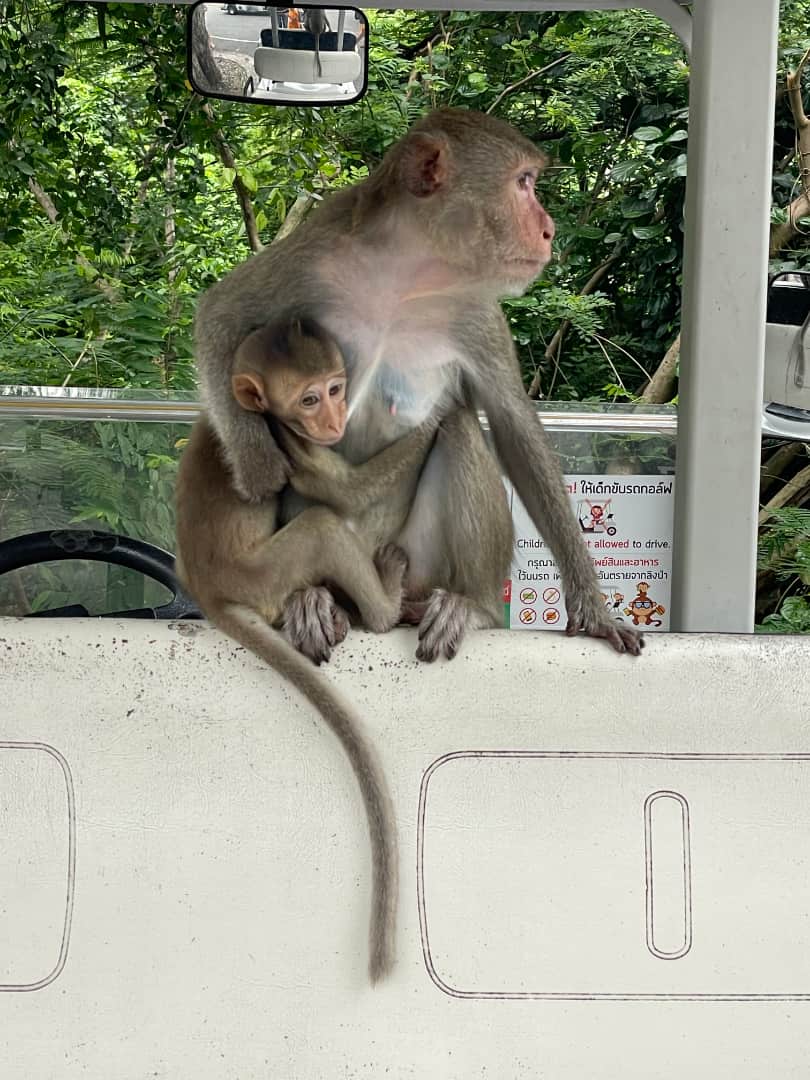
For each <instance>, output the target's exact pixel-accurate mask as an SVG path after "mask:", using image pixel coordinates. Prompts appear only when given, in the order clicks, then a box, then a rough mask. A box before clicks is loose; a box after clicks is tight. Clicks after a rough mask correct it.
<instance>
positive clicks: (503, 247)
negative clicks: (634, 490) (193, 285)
mask: <svg viewBox="0 0 810 1080" xmlns="http://www.w3.org/2000/svg"><path fill="white" fill-rule="evenodd" d="M544 164H545V159H544V156H543V154H542V153H541V152H540V151H539V150H538V149H537V148H536V147H534V146H533V145H532V143H531V142H529V141H528V140H527V139H525V138H524V137H523V136H522V135H520V134H519V133H518V132H517V131H515V130H514V129H513V128H512V127H511V126H510V125H508V124H506V123H504V122H503V121H501V120H498V119H496V118H495V117H492V116H484V115H481V114H478V113H472V112H466V111H464V110H458V109H441V110H439V111H437V112H434V113H431V114H430V115H428V116H426V117H424V118H423V119H422V120H420V121H418V122H417V123H416V124H415V125H414V126H413V127H412V128H411V130H410V131H409V132H408V134H407V135H405V136H404V138H402V139H401V140H400V141H399V142H398V143H396V145H394V146H393V147H391V149H390V150H389V151H388V153H387V154H386V155H385V157H384V159H383V161H382V162H381V164H380V165H379V166H378V168H377V169H376V170H375V171H374V172H373V173H372V174H371V175H370V176H369V177H368V179H367V180H364V181H363V182H361V183H359V184H356V185H354V186H353V187H350V188H345V189H343V190H341V191H338V192H336V193H335V194H334V195H332V196H331V198H329V199H328V200H325V201H324V203H323V204H322V205H321V206H320V207H319V208H318V209H317V210H316V211H315V212H314V213H312V214H311V215H310V216H309V217H308V218H307V219H306V220H305V221H304V222H303V224H301V225H300V226H299V227H298V228H297V229H295V231H294V232H292V233H291V234H290V235H289V236H288V237H286V238H285V239H284V240H282V241H280V242H279V243H277V244H273V245H271V246H270V247H268V248H266V249H265V250H264V251H263V252H261V253H260V254H259V255H256V256H254V257H253V258H251V259H249V260H248V261H247V262H245V263H243V264H242V265H240V266H237V267H236V268H235V269H234V270H232V271H231V272H230V273H229V274H228V275H227V276H226V277H225V278H223V279H222V281H220V282H218V283H217V284H216V285H214V286H213V288H211V289H210V290H209V291H208V292H207V293H206V295H205V296H204V297H203V298H202V300H201V303H200V306H199V309H198V313H197V326H196V333H197V360H198V367H199V374H200V383H201V389H202V392H203V395H204V399H205V401H206V403H207V406H208V409H209V411H210V416H211V421H212V423H213V425H214V427H215V429H216V431H217V433H218V435H219V436H220V439H221V440H222V443H223V445H224V447H225V454H226V457H227V460H228V463H229V465H230V467H231V469H232V470H233V477H234V483H235V485H236V487H237V489H238V491H239V493H240V494H241V495H242V497H243V498H246V499H250V500H253V501H257V502H261V501H262V500H267V499H272V498H273V496H274V495H275V493H276V492H277V491H278V490H279V489H280V488H281V487H282V486H283V485H284V483H285V482H286V478H287V471H288V465H287V461H286V459H285V457H284V455H283V453H281V452H280V450H279V448H278V447H277V446H276V445H275V444H274V441H273V439H272V437H271V434H270V432H269V431H268V429H267V425H266V424H265V423H264V422H263V420H262V419H261V418H260V417H259V416H256V417H250V416H247V414H245V413H244V411H243V410H241V409H240V408H239V407H238V404H237V403H236V402H235V401H234V399H233V396H232V394H231V389H230V380H231V373H232V371H233V365H234V357H235V355H236V351H237V349H238V347H239V345H240V343H241V342H242V340H243V339H244V338H245V337H246V336H247V335H248V334H249V333H250V332H251V331H252V330H254V329H255V328H256V327H257V326H260V325H262V324H263V323H264V322H266V321H267V320H271V319H276V318H278V317H279V316H280V315H282V314H284V313H285V312H286V311H291V310H305V311H308V312H310V313H311V314H312V315H314V316H316V317H317V318H318V320H319V321H320V322H321V323H323V325H324V326H325V327H326V328H327V329H328V330H329V332H330V333H331V334H333V335H334V337H335V338H336V339H337V341H338V343H339V344H340V347H341V351H342V352H343V354H344V356H345V357H346V362H347V367H348V371H349V398H350V404H349V413H350V415H351V417H352V419H351V423H350V424H349V427H348V429H347V435H346V437H345V438H344V440H343V441H342V443H341V445H340V451H341V453H342V454H343V455H344V456H345V457H346V458H347V459H348V460H350V461H353V462H358V461H365V460H367V459H368V458H370V457H371V456H372V455H373V454H375V453H376V452H377V451H379V449H380V448H381V447H383V446H386V445H388V444H389V443H390V442H392V441H393V440H395V439H396V438H397V437H398V436H401V435H402V434H403V433H404V432H406V431H408V430H410V429H411V428H413V427H415V426H416V425H418V424H419V423H420V422H421V421H422V420H423V419H424V417H425V416H427V415H428V414H429V413H430V412H431V411H432V410H434V409H437V410H438V411H439V413H440V414H446V413H447V411H448V410H449V409H450V408H451V407H452V406H453V405H455V404H460V405H462V406H464V407H466V410H467V411H466V412H464V411H462V413H461V414H460V416H461V419H460V420H459V421H458V422H456V423H454V424H452V425H449V426H448V428H447V429H444V425H442V427H443V429H444V430H442V432H441V434H440V437H439V438H438V439H437V443H436V446H435V448H434V449H433V450H432V452H431V455H430V457H429V459H428V463H427V465H426V467H425V470H424V472H423V474H422V477H421V479H420V482H419V488H418V490H417V493H416V498H415V500H414V503H413V506H412V509H411V513H410V516H409V518H408V522H407V525H406V527H405V530H404V531H403V533H402V534H401V536H400V537H399V541H398V542H399V543H400V544H401V545H402V547H404V548H405V550H406V552H407V554H408V557H409V562H410V565H409V571H408V575H407V579H406V590H407V594H408V596H409V598H410V599H411V600H414V601H418V600H426V601H427V602H426V604H425V610H424V616H423V618H422V621H421V624H420V627H419V636H420V645H419V649H418V651H417V656H419V657H421V658H422V659H425V660H433V659H435V657H437V656H439V655H445V656H448V657H449V656H452V655H454V653H455V651H456V650H457V648H458V644H459V641H460V639H461V637H462V635H463V633H464V631H465V629H469V628H474V627H483V626H492V625H495V624H496V622H497V621H498V608H499V604H500V589H501V587H502V582H503V577H504V576H505V573H504V571H505V570H506V567H508V563H509V557H510V554H511V551H510V549H511V536H512V530H511V523H510V522H509V520H508V509H507V508H506V500H505V498H504V497H503V492H502V491H501V493H500V494H498V493H497V492H498V489H499V488H500V487H501V485H500V479H499V475H498V470H497V466H496V464H495V461H494V460H493V458H492V456H491V455H489V454H488V453H487V450H486V447H485V445H484V441H483V434H482V432H481V431H480V429H479V426H478V424H477V422H476V419H475V414H474V412H473V411H472V410H473V409H474V407H476V406H479V407H481V408H482V409H483V410H484V412H485V413H486V415H487V419H488V421H489V425H490V428H491V431H492V437H493V441H494V444H495V449H496V451H497V455H498V457H499V459H500V461H501V462H502V464H503V466H504V467H505V469H506V472H507V474H508V475H509V477H510V478H511V480H512V481H513V483H514V485H515V488H516V490H517V492H518V495H519V496H520V498H521V500H522V501H523V503H524V505H525V506H526V508H527V509H528V511H529V513H530V515H531V517H532V520H533V521H534V522H535V524H536V525H537V527H538V528H539V529H540V531H541V532H542V534H543V537H544V538H545V540H546V542H547V543H548V545H549V547H550V549H551V551H552V553H553V554H554V557H555V559H556V560H557V565H558V566H559V569H560V572H561V575H562V585H563V588H564V590H565V597H566V605H567V611H568V625H567V627H566V632H567V633H568V634H569V635H570V634H576V633H578V632H580V631H584V632H585V633H587V634H590V635H592V636H594V637H600V638H605V639H606V640H607V641H608V642H609V643H610V644H611V645H612V646H613V647H614V648H615V649H616V650H617V651H619V652H625V651H627V652H630V653H634V654H637V653H638V652H639V651H640V649H641V645H642V640H641V636H640V635H639V634H638V633H637V632H636V631H634V630H633V629H631V628H630V627H626V626H622V625H621V624H620V623H617V622H616V621H615V620H614V619H612V618H611V616H610V614H609V613H608V612H607V611H606V610H605V607H604V602H603V600H602V597H601V593H600V590H599V585H598V580H597V576H596V572H595V570H594V568H593V564H592V563H591V559H590V557H589V555H588V551H587V549H586V547H585V544H584V542H583V540H582V537H581V535H580V530H579V527H578V525H577V522H576V520H575V518H574V515H573V514H572V512H571V508H570V504H569V501H568V497H567V495H566V492H565V489H564V486H563V483H562V477H561V474H560V468H559V464H558V462H557V459H556V457H555V455H554V453H553V451H552V450H551V448H550V446H549V443H548V441H547V438H546V435H545V432H544V431H543V428H542V426H541V424H540V423H539V422H538V419H537V416H536V414H535V411H534V408H533V406H532V404H531V403H530V402H529V400H528V398H527V396H526V393H525V391H524V388H523V385H522V382H521V378H520V373H519V370H518V365H517V362H516V358H515V352H514V346H513V344H512V340H511V335H510V333H509V329H508V326H507V323H506V320H505V319H504V316H503V314H502V312H501V310H500V306H499V304H498V299H499V298H500V297H504V296H518V295H520V294H521V293H522V292H523V291H524V290H525V289H526V288H527V287H528V285H529V284H530V283H531V282H532V281H533V280H534V279H535V278H536V277H537V275H538V274H539V273H540V272H541V270H542V269H543V267H544V266H545V265H546V263H547V262H548V261H549V259H550V257H551V242H552V239H553V236H554V223H553V221H552V219H551V217H550V216H549V214H548V213H547V212H546V210H545V209H544V208H543V207H542V206H541V204H540V203H539V202H538V200H537V197H536V195H535V190H534V189H535V182H536V180H537V177H538V174H539V173H540V171H541V170H542V168H543V167H544ZM465 417H466V420H465V419H464V418H465ZM504 545H505V548H504ZM496 564H497V565H496ZM290 606H291V609H293V610H292V614H291V615H290V617H289V621H290V623H291V624H296V623H298V624H299V629H300V627H302V626H303V625H304V624H306V632H304V630H303V629H300V632H299V634H298V636H297V640H298V641H299V643H303V642H304V640H305V639H306V640H307V641H308V643H309V646H308V647H309V648H310V654H312V649H311V645H312V642H313V641H317V640H318V639H320V640H322V642H323V644H324V649H325V648H326V644H327V637H328V634H329V633H330V630H329V627H328V625H325V624H323V623H321V625H320V626H318V625H315V623H316V621H317V620H313V619H311V618H308V617H307V616H306V615H305V613H304V610H303V603H302V601H301V600H300V598H295V597H294V598H292V601H291V605H290Z"/></svg>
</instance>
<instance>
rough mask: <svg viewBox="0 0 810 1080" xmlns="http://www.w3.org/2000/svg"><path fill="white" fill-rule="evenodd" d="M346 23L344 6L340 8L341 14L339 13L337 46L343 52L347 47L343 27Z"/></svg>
mask: <svg viewBox="0 0 810 1080" xmlns="http://www.w3.org/2000/svg"><path fill="white" fill-rule="evenodd" d="M345 23H346V12H345V11H344V10H343V8H341V9H340V14H339V15H338V26H337V48H338V52H343V50H344V48H345V47H346V43H345V42H344V40H343V29H344V26H345Z"/></svg>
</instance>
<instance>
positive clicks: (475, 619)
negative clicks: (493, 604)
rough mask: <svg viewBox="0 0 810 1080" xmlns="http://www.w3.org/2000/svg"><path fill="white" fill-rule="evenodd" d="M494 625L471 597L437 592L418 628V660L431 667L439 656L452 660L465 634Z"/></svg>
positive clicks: (437, 590)
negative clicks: (468, 631)
mask: <svg viewBox="0 0 810 1080" xmlns="http://www.w3.org/2000/svg"><path fill="white" fill-rule="evenodd" d="M492 625H494V624H493V621H492V619H491V618H490V617H488V616H487V615H486V614H485V613H484V612H483V611H482V610H481V609H480V608H479V607H478V606H477V605H476V604H474V603H473V602H472V600H470V599H469V598H468V597H466V596H461V595H460V594H459V593H451V592H447V590H446V589H434V590H433V592H432V593H431V596H430V599H429V600H428V602H427V606H426V608H425V614H424V615H423V616H422V621H421V623H420V624H419V647H418V648H417V650H416V659H417V660H425V661H426V662H427V663H432V662H433V661H434V660H435V659H436V658H437V657H438V656H446V657H447V659H448V660H452V659H453V657H454V656H455V655H456V653H457V652H458V647H459V645H460V644H461V641H462V638H463V637H464V634H465V631H467V630H478V629H480V628H481V627H484V626H492Z"/></svg>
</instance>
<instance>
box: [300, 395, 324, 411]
mask: <svg viewBox="0 0 810 1080" xmlns="http://www.w3.org/2000/svg"><path fill="white" fill-rule="evenodd" d="M320 400H321V399H320V398H319V397H318V395H317V394H304V396H303V397H302V398H301V407H302V408H304V409H314V408H315V406H316V405H317V404H318V402H319V401H320Z"/></svg>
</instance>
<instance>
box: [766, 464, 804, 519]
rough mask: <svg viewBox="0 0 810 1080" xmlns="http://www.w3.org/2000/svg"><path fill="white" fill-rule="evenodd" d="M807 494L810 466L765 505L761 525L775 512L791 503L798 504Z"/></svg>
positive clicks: (802, 470)
mask: <svg viewBox="0 0 810 1080" xmlns="http://www.w3.org/2000/svg"><path fill="white" fill-rule="evenodd" d="M807 494H810V465H805V467H804V468H803V469H801V470H800V471H799V472H797V473H796V475H795V476H793V477H791V478H790V480H788V482H787V483H786V484H785V486H784V487H782V488H780V489H779V491H777V493H776V494H775V495H774V496H773V498H772V499H769V500H768V501H767V502H766V503H765V505H764V506H763V508H762V510H760V513H759V524H760V525H762V524H763V522H765V521H767V520H768V518H769V517H770V516H771V514H772V513H773V511H774V510H778V509H779V508H780V507H782V506H785V505H786V504H787V503H789V502H796V503H797V504H798V503H799V502H800V501H801V499H802V498H803V497H804V496H805V495H807Z"/></svg>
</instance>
